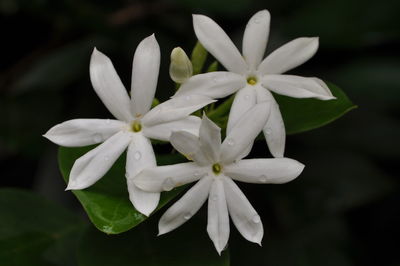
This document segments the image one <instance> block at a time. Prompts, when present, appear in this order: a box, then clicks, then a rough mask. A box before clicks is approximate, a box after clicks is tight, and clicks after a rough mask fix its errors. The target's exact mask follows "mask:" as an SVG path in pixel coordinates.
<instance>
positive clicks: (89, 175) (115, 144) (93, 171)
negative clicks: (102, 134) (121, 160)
mask: <svg viewBox="0 0 400 266" xmlns="http://www.w3.org/2000/svg"><path fill="white" fill-rule="evenodd" d="M130 141H131V134H129V133H127V132H123V131H120V132H118V133H116V134H115V135H113V136H112V137H110V138H109V139H107V140H106V141H105V142H104V143H102V144H100V145H99V146H97V147H96V148H94V149H93V150H91V151H89V152H88V153H86V154H85V155H83V156H82V157H80V158H79V159H78V160H76V161H75V163H74V165H73V166H72V169H71V173H70V175H69V181H68V187H67V190H71V189H74V190H75V189H84V188H87V187H90V186H91V185H93V184H94V183H96V182H97V181H98V180H99V179H100V178H102V177H103V176H104V175H105V174H106V173H107V171H108V170H109V169H110V168H111V166H112V165H113V164H114V163H115V161H116V160H117V159H118V157H119V156H120V155H121V153H122V152H123V151H124V150H125V149H126V147H127V146H128V145H129V142H130Z"/></svg>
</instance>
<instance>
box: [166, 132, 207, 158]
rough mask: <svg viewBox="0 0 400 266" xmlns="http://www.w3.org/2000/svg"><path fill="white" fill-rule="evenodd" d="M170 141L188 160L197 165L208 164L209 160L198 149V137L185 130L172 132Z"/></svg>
mask: <svg viewBox="0 0 400 266" xmlns="http://www.w3.org/2000/svg"><path fill="white" fill-rule="evenodd" d="M170 142H171V144H172V146H173V147H174V148H175V149H176V150H177V151H178V152H180V153H181V154H183V155H184V156H185V157H186V158H188V159H189V160H193V161H195V162H196V163H198V164H199V165H208V164H212V163H213V162H212V161H210V160H209V159H208V158H207V157H206V156H205V154H204V153H203V151H202V150H201V149H200V141H199V137H198V136H196V135H193V134H191V133H189V132H185V131H176V132H172V134H171V138H170Z"/></svg>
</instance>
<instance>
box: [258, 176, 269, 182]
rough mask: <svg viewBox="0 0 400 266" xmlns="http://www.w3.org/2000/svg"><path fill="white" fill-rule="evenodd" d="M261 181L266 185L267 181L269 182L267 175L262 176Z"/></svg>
mask: <svg viewBox="0 0 400 266" xmlns="http://www.w3.org/2000/svg"><path fill="white" fill-rule="evenodd" d="M259 180H260V182H261V183H266V182H267V180H268V178H267V176H266V175H261V176H260V178H259Z"/></svg>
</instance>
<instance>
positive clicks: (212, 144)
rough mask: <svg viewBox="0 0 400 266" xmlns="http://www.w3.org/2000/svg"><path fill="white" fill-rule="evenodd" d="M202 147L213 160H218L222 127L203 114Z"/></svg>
mask: <svg viewBox="0 0 400 266" xmlns="http://www.w3.org/2000/svg"><path fill="white" fill-rule="evenodd" d="M199 141H200V149H201V150H202V151H203V153H204V155H205V156H206V157H207V158H209V160H210V161H212V162H218V161H219V156H220V150H221V129H220V128H219V127H218V126H217V125H216V124H215V123H214V122H213V121H211V120H210V119H208V117H207V116H206V115H205V114H203V119H202V120H201V126H200V133H199Z"/></svg>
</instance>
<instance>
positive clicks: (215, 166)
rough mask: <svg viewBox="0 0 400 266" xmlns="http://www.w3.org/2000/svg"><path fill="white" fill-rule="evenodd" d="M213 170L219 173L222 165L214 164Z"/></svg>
mask: <svg viewBox="0 0 400 266" xmlns="http://www.w3.org/2000/svg"><path fill="white" fill-rule="evenodd" d="M212 171H213V172H214V174H216V175H218V174H220V173H221V171H222V166H221V165H220V164H219V163H215V164H213V166H212Z"/></svg>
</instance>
